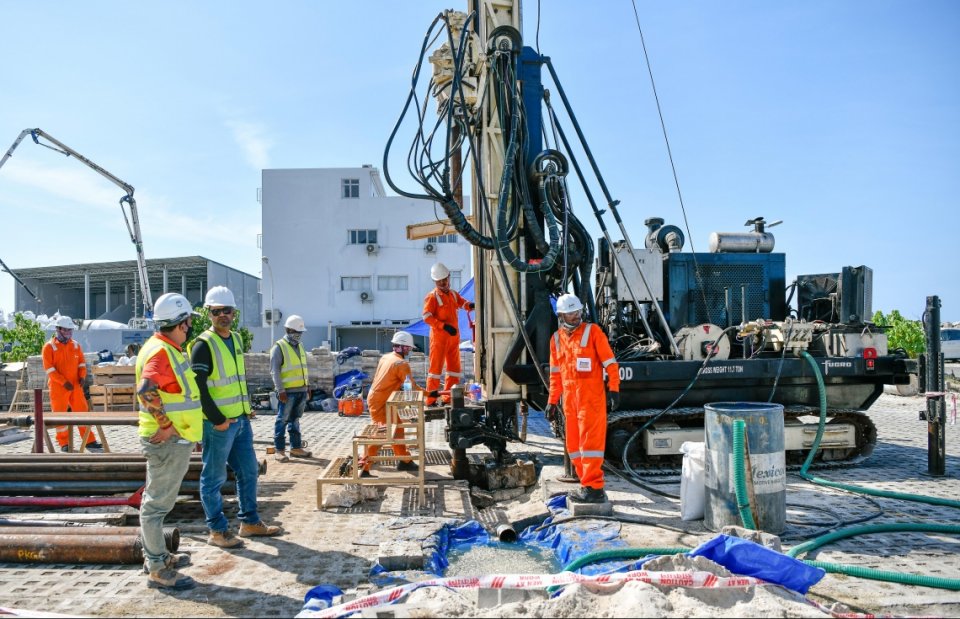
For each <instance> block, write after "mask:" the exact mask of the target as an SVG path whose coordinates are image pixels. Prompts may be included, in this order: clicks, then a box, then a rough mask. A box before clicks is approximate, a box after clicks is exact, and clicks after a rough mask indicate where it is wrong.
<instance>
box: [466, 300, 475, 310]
mask: <svg viewBox="0 0 960 619" xmlns="http://www.w3.org/2000/svg"><path fill="white" fill-rule="evenodd" d="M476 306H477V304H476V303H474V302H473V301H470V305H468V306H467V309H471V310H472V309H473V308H475V307H476Z"/></svg>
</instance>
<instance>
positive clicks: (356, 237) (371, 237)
mask: <svg viewBox="0 0 960 619" xmlns="http://www.w3.org/2000/svg"><path fill="white" fill-rule="evenodd" d="M347 233H348V239H349V240H348V242H349V243H350V244H351V245H366V244H367V243H376V242H377V231H376V230H348V231H347Z"/></svg>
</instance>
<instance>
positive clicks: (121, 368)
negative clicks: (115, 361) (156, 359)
mask: <svg viewBox="0 0 960 619" xmlns="http://www.w3.org/2000/svg"><path fill="white" fill-rule="evenodd" d="M92 373H93V384H94V385H118V384H119V385H132V384H134V383H135V382H136V379H137V368H136V367H134V366H132V365H99V366H96V367H94V368H93V371H92ZM91 393H92V391H91Z"/></svg>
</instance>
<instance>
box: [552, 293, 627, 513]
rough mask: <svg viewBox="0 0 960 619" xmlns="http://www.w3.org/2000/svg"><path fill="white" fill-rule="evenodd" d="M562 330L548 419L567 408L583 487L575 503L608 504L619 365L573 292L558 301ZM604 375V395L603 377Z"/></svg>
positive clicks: (570, 443)
mask: <svg viewBox="0 0 960 619" xmlns="http://www.w3.org/2000/svg"><path fill="white" fill-rule="evenodd" d="M557 318H558V319H559V321H560V328H559V329H558V330H557V331H556V333H554V334H553V337H551V338H550V395H549V397H548V399H547V410H546V414H547V419H550V420H552V419H553V416H554V415H557V414H560V409H559V404H560V403H561V402H562V404H563V416H564V420H565V426H566V437H565V438H566V441H565V443H566V448H567V454H568V455H569V456H570V461H571V462H572V463H573V466H574V469H575V470H576V472H577V476H578V477H579V478H580V487H579V488H577V489H576V490H574V491H573V492H571V493H570V494H569V497H570V498H571V499H573V500H575V501H580V502H583V503H604V502H606V500H607V495H606V493H605V492H604V490H603V468H602V467H603V452H604V449H605V448H606V441H607V405H609V407H610V410H611V411H613V410H616V409H617V407H618V406H619V405H620V365H619V364H618V363H617V358H616V357H615V356H614V354H613V350H612V349H611V348H610V342H608V341H607V336H606V335H604V333H603V331H601V330H600V327H598V326H597V325H593V324H590V323H587V322H584V321H583V303H581V302H580V299H578V298H577V297H576V296H574V295H572V294H565V295H562V296H561V297H560V298H559V299H557ZM604 371H606V375H607V390H608V391H609V392H608V393H605V390H604V384H603V375H604Z"/></svg>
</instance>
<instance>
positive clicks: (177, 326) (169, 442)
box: [136, 292, 203, 590]
mask: <svg viewBox="0 0 960 619" xmlns="http://www.w3.org/2000/svg"><path fill="white" fill-rule="evenodd" d="M194 316H196V312H194V311H193V308H192V307H191V306H190V302H189V301H187V299H186V297H184V296H183V295H180V294H176V293H173V292H168V293H166V294H164V295H163V296H161V297H160V298H159V299H157V302H156V304H155V305H154V306H153V321H154V324H155V325H156V328H157V332H156V333H154V334H153V335H152V336H151V337H150V339H148V340H147V341H146V342H145V343H144V345H143V349H142V350H141V351H140V354H138V355H137V364H136V371H137V400H138V402H139V405H140V422H139V430H138V434H139V435H140V450H141V451H142V452H143V455H144V457H145V458H146V459H147V484H146V486H145V487H144V490H143V500H142V502H141V504H140V529H141V538H142V541H143V555H144V568H145V569H146V570H147V573H148V574H149V575H148V577H147V585H148V586H150V587H158V588H161V589H173V590H182V589H192V588H193V587H194V586H195V585H196V583H195V582H194V581H193V579H192V578H190V577H189V576H183V575H181V574H180V573H179V572H178V571H177V568H178V567H182V566H184V565H187V564H188V563H189V562H190V556H189V555H184V554H171V553H169V552H167V546H166V542H165V541H164V537H163V519H164V518H165V517H166V516H167V514H168V513H170V510H171V509H173V506H174V504H175V503H176V500H177V495H178V494H180V484H181V482H182V481H183V476H184V474H186V472H187V469H188V468H189V466H190V454H191V453H192V452H193V449H194V446H195V445H196V443H198V442H199V441H200V440H201V439H202V438H203V409H202V406H201V404H200V390H199V389H198V387H197V381H196V379H195V378H194V373H193V370H192V369H191V368H190V364H189V362H188V361H187V358H186V357H185V356H184V354H183V344H184V342H186V341H187V338H188V337H189V335H190V328H191V327H192V326H193V317H194Z"/></svg>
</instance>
